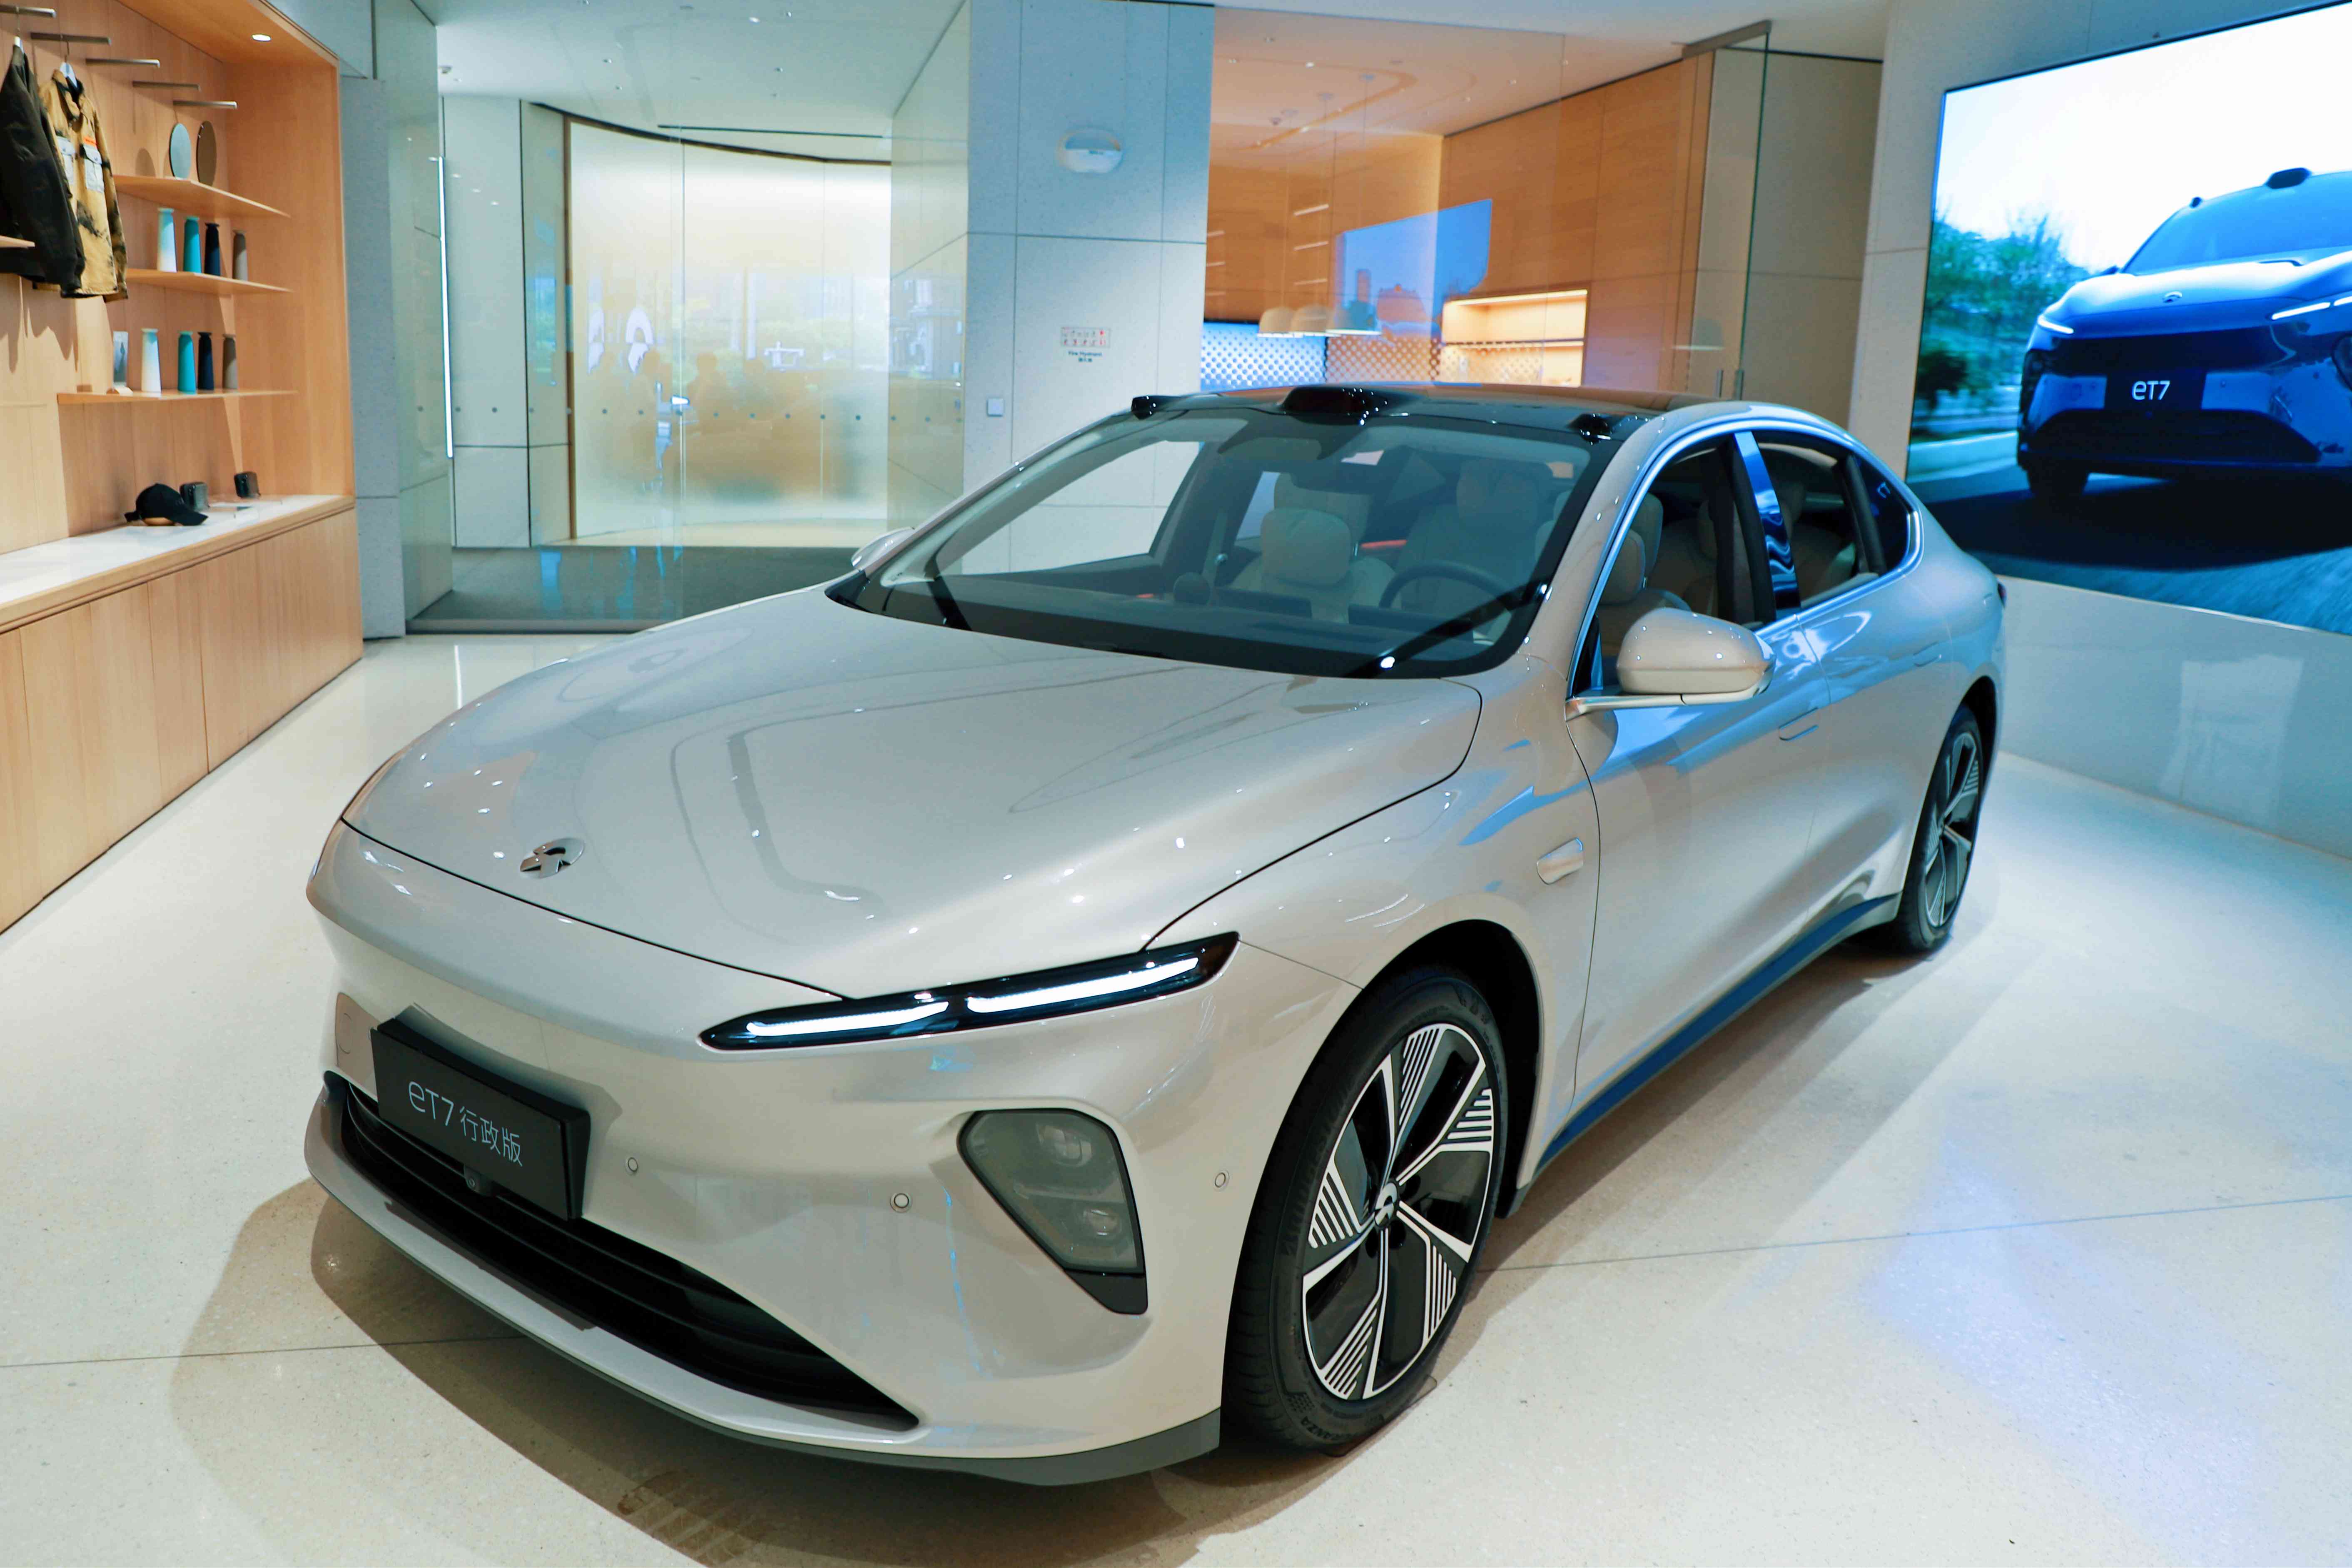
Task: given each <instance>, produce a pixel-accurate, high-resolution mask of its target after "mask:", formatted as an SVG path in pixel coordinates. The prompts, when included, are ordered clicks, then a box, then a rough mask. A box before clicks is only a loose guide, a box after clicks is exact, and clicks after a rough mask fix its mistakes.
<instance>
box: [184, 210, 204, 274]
mask: <svg viewBox="0 0 2352 1568" xmlns="http://www.w3.org/2000/svg"><path fill="white" fill-rule="evenodd" d="M204 269H205V226H204V225H203V224H202V223H200V222H198V221H197V220H196V219H194V218H192V217H188V218H182V219H181V220H180V270H181V271H183V272H202V271H203V270H204Z"/></svg>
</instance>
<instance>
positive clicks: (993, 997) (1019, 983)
mask: <svg viewBox="0 0 2352 1568" xmlns="http://www.w3.org/2000/svg"><path fill="white" fill-rule="evenodd" d="M1236 944H1237V939H1236V938H1234V936H1232V935H1225V936H1218V937H1212V938H1210V939H1208V940H1207V941H1205V942H1186V943H1184V944H1182V945H1181V946H1177V947H1163V948H1158V949H1154V950H1153V951H1151V952H1138V953H1129V954H1128V955H1126V956H1125V957H1122V958H1113V959H1106V960H1104V961H1102V962H1100V963H1077V964H1071V965H1069V966H1068V967H1066V968H1062V969H1048V970H1041V971H1039V972H1038V973H1034V974H1022V975H1013V976H1009V977H1007V978H1005V979H1003V980H988V981H982V982H978V983H975V984H969V985H953V986H942V987H940V988H938V989H936V990H930V991H916V992H909V993H907V994H902V995H898V996H874V997H867V998H866V999H864V1000H860V1001H847V1002H824V1003H819V1004H817V1005H814V1006H808V1007H781V1008H777V1009H775V1010H773V1011H772V1012H765V1013H753V1014H751V1015H749V1016H745V1017H740V1018H737V1019H734V1020H732V1021H730V1022H729V1023H725V1024H721V1025H719V1026H717V1027H716V1028H711V1029H705V1030H704V1031H703V1032H702V1043H703V1044H704V1045H706V1046H709V1047H711V1048H712V1049H714V1050H721V1051H745V1050H752V1051H756V1050H777V1049H787V1048H791V1047H807V1046H838V1045H847V1044H849V1043H851V1042H852V1041H857V1040H889V1039H905V1038H912V1037H917V1036H921V1035H933V1034H943V1033H946V1032H949V1031H950V1030H957V1029H982V1028H990V1027H993V1026H1000V1025H1004V1024H1013V1023H1021V1022H1024V1021H1026V1020H1028V1019H1032V1018H1049V1017H1056V1016H1064V1015H1067V1014H1072V1013H1088V1012H1093V1011H1095V1010H1096V1009H1097V1008H1103V1007H1117V1006H1120V1005H1125V1004H1127V1003H1130V1002H1142V1001H1147V1000H1149V999H1150V998H1152V997H1155V996H1165V995H1169V994H1172V993H1175V992H1178V991H1189V990H1191V989H1192V987H1193V986H1195V985H1202V984H1207V983H1208V982H1209V981H1210V980H1212V979H1214V978H1215V977H1216V974H1217V972H1218V971H1219V970H1220V969H1222V968H1223V966H1224V963H1225V960H1226V959H1227V958H1229V957H1231V956H1232V955H1233V951H1234V947H1235V945H1236Z"/></svg>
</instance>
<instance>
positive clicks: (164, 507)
mask: <svg viewBox="0 0 2352 1568" xmlns="http://www.w3.org/2000/svg"><path fill="white" fill-rule="evenodd" d="M123 515H124V516H125V517H128V518H130V519H131V520H132V521H138V520H140V519H142V518H150V517H167V518H170V519H171V520H172V521H173V522H176V523H178V524H179V525H180V526H181V527H182V528H194V527H195V526H196V524H198V523H200V522H202V521H205V514H204V513H203V512H200V511H198V510H196V509H195V508H194V507H192V506H190V505H189V504H188V503H187V502H186V501H184V500H181V499H180V492H179V491H178V490H175V489H173V488H172V487H171V486H169V485H149V486H148V487H147V488H146V489H143V490H141V491H140V492H139V504H138V505H137V506H135V507H133V508H131V510H129V511H128V512H125V513H124V514H123Z"/></svg>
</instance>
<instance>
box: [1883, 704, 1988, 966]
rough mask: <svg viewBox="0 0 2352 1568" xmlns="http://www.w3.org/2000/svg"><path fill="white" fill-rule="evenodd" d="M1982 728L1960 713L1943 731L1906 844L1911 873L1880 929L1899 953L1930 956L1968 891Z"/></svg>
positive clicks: (1979, 803)
mask: <svg viewBox="0 0 2352 1568" xmlns="http://www.w3.org/2000/svg"><path fill="white" fill-rule="evenodd" d="M1984 778H1985V742H1984V728H1983V726H1981V725H1980V724H1979V723H1978V722H1977V716H1976V715H1975V714H1973V713H1971V712H1969V710H1967V709H1965V708H1963V709H1961V710H1959V712H1958V714H1956V715H1954V716H1953V719H1952V727H1951V728H1950V729H1949V730H1948V731H1945V732H1944V749H1943V750H1942V751H1941V752H1937V756H1936V771H1935V772H1934V773H1931V774H1929V775H1928V779H1927V801H1926V803H1925V804H1924V805H1921V806H1920V808H1919V831H1918V834H1917V836H1916V837H1915V838H1914V840H1913V842H1912V845H1911V869H1910V874H1909V875H1908V876H1907V877H1906V878H1905V879H1904V881H1903V898H1902V900H1901V902H1899V903H1898V904H1897V905H1896V906H1895V919H1894V921H1892V922H1891V923H1889V924H1887V925H1885V926H1882V927H1880V928H1879V930H1880V932H1881V933H1882V938H1883V940H1884V942H1885V943H1886V945H1888V946H1890V947H1892V948H1894V949H1895V951H1896V952H1921V953H1924V952H1935V951H1936V950H1937V948H1939V947H1941V946H1943V945H1944V939H1945V938H1947V937H1948V936H1950V935H1951V934H1952V917H1953V916H1954V915H1956V914H1958V912H1959V909H1960V895H1961V894H1962V893H1964V892H1966V891H1967V890H1968V886H1969V867H1970V866H1972V865H1974V864H1975V862H1976V857H1977V819H1978V817H1979V815H1980V814H1981V813H1982V812H1983V809H1984Z"/></svg>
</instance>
